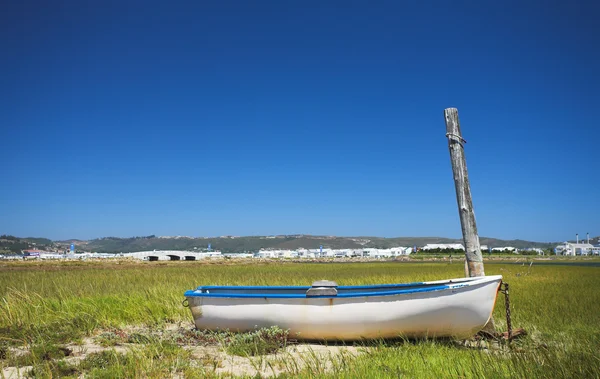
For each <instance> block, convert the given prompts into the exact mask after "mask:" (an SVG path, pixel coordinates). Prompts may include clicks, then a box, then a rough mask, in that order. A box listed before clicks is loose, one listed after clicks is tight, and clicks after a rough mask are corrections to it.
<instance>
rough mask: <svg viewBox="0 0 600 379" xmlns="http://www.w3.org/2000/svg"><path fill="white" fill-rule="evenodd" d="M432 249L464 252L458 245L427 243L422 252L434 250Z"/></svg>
mask: <svg viewBox="0 0 600 379" xmlns="http://www.w3.org/2000/svg"><path fill="white" fill-rule="evenodd" d="M434 249H442V250H443V249H455V250H462V251H465V247H464V246H463V245H462V244H460V243H428V244H427V245H425V246H424V247H423V249H422V250H434Z"/></svg>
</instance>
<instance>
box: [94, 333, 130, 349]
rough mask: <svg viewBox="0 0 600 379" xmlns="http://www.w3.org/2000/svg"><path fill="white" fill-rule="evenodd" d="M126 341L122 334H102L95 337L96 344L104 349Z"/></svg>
mask: <svg viewBox="0 0 600 379" xmlns="http://www.w3.org/2000/svg"><path fill="white" fill-rule="evenodd" d="M126 340H127V338H126V336H125V335H124V334H118V333H115V332H104V333H102V334H100V335H99V336H97V337H96V342H97V343H98V344H99V345H101V346H104V347H109V346H116V345H120V344H121V343H123V342H125V341H126Z"/></svg>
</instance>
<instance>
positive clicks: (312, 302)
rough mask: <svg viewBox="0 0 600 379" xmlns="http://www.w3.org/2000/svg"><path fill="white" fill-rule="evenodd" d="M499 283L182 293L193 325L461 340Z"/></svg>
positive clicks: (323, 335)
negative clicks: (336, 292) (297, 294)
mask: <svg viewBox="0 0 600 379" xmlns="http://www.w3.org/2000/svg"><path fill="white" fill-rule="evenodd" d="M501 281H502V277H501V276H487V277H482V278H465V279H454V280H452V281H439V282H427V283H420V285H421V286H422V285H424V284H440V285H442V286H443V287H446V288H442V289H438V290H428V291H425V292H418V291H419V290H417V291H416V292H410V288H409V289H408V290H405V291H407V293H397V294H385V295H376V294H373V295H371V294H367V295H364V296H353V297H339V296H329V297H304V298H285V297H284V298H277V297H269V296H268V295H265V296H264V297H235V296H234V295H232V296H231V297H228V296H226V295H219V296H220V297H210V296H208V295H198V296H194V295H193V294H192V293H190V292H191V291H188V292H186V297H187V300H188V303H189V307H190V309H191V311H192V315H193V317H194V321H195V324H196V327H197V328H198V329H209V330H225V329H229V330H231V331H250V330H254V329H256V328H263V327H270V326H274V325H277V326H279V327H281V328H282V329H289V331H290V335H292V336H294V337H295V338H299V339H307V340H359V339H373V338H395V337H408V338H418V337H453V338H467V337H470V336H472V335H474V334H475V333H477V332H478V331H479V330H481V329H482V328H483V326H484V325H485V324H486V323H487V322H488V320H489V319H490V317H491V314H492V311H493V309H494V304H495V301H496V297H497V293H498V289H499V286H500V283H501ZM221 288H226V287H221ZM342 288H344V287H340V289H342ZM215 296H216V295H215Z"/></svg>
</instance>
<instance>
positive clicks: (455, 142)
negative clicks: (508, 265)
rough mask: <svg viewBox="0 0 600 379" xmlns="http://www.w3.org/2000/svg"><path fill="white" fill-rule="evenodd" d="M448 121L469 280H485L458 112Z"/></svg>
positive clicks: (448, 114) (452, 112)
mask: <svg viewBox="0 0 600 379" xmlns="http://www.w3.org/2000/svg"><path fill="white" fill-rule="evenodd" d="M444 118H445V119H446V137H447V138H448V148H449V149H450V160H451V161H452V173H453V174H454V187H455V188H456V202H457V203H458V213H459V214H460V225H461V227H462V234H463V240H464V243H465V256H466V260H465V275H466V276H469V277H473V276H485V272H484V270H483V257H482V256H481V246H480V245H479V236H478V235H477V225H476V224H475V212H474V211H473V200H472V199H471V186H470V184H469V174H468V173H467V162H466V160H465V151H464V144H465V143H466V142H467V141H465V140H464V139H463V138H462V134H461V132H460V123H459V122H458V109H456V108H447V109H445V110H444Z"/></svg>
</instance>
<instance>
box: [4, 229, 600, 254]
mask: <svg viewBox="0 0 600 379" xmlns="http://www.w3.org/2000/svg"><path fill="white" fill-rule="evenodd" d="M479 240H480V242H481V244H482V245H487V246H490V247H503V246H513V247H516V248H518V249H524V248H528V247H539V248H543V249H545V248H553V247H554V246H556V245H557V243H546V242H531V241H524V240H501V239H497V238H489V237H480V238H479ZM590 242H592V243H594V244H598V243H600V237H595V238H593V239H590ZM429 243H463V241H462V239H455V238H443V237H394V238H383V237H336V236H312V235H304V234H297V235H278V236H246V237H235V236H223V237H200V238H194V237H158V236H155V235H150V236H142V237H130V238H119V237H103V238H97V239H93V240H89V241H85V240H79V239H69V240H60V241H51V240H49V239H47V238H34V237H25V238H21V237H14V236H7V235H3V236H0V253H2V252H5V253H10V252H12V253H19V252H21V250H26V249H40V250H57V251H59V250H67V249H68V248H69V246H70V245H71V244H74V245H75V247H76V249H77V250H78V251H96V252H101V253H119V252H134V251H145V250H194V248H195V249H197V250H203V249H206V248H207V247H208V245H209V244H210V245H211V248H212V249H213V250H220V251H222V252H224V253H241V252H256V251H258V250H260V249H290V250H293V249H298V248H306V249H318V248H319V246H321V245H322V246H323V247H324V248H331V249H352V248H354V249H356V248H361V247H374V248H390V247H395V246H407V247H409V246H417V247H422V246H425V245H426V244H429Z"/></svg>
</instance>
